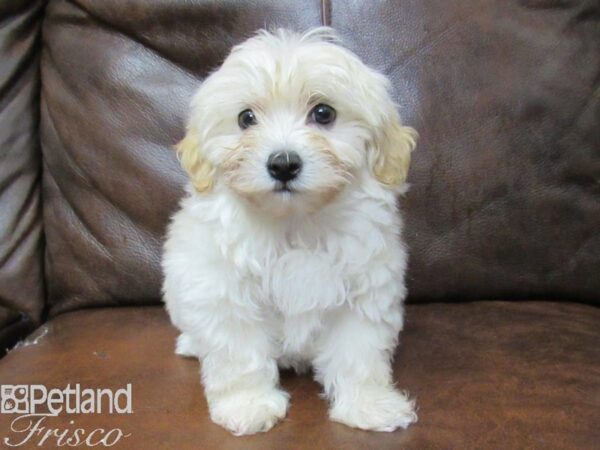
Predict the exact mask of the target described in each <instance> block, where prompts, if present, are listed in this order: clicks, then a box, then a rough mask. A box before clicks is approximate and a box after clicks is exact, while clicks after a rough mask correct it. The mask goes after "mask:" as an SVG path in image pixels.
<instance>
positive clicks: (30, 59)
mask: <svg viewBox="0 0 600 450" xmlns="http://www.w3.org/2000/svg"><path fill="white" fill-rule="evenodd" d="M42 7H43V2H42V1H26V0H14V1H8V2H0V356H1V355H2V354H3V353H4V350H5V349H6V347H9V346H11V345H12V343H13V342H14V340H15V339H16V338H17V337H18V336H19V334H20V333H19V332H17V330H19V331H23V330H24V329H29V330H31V326H32V325H33V324H36V323H39V321H40V319H41V314H42V310H43V306H44V281H43V268H42V263H43V242H42V240H43V236H42V235H43V232H42V211H41V202H40V191H41V189H40V179H41V152H40V147H39V138H38V127H39V81H40V77H39V53H40V33H39V31H40V26H41V19H42V12H43V8H42ZM25 323H29V324H30V325H29V326H26V327H25V328H22V326H23V324H25ZM18 324H20V325H18ZM9 328H10V329H9ZM11 330H12V331H11Z"/></svg>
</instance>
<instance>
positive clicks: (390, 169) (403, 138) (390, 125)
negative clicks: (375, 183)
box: [369, 117, 418, 187]
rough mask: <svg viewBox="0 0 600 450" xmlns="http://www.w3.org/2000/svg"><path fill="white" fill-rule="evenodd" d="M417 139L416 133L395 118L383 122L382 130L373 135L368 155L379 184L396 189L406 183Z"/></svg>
mask: <svg viewBox="0 0 600 450" xmlns="http://www.w3.org/2000/svg"><path fill="white" fill-rule="evenodd" d="M417 137H418V134H417V132H416V131H415V130H414V129H413V128H411V127H405V126H402V125H401V124H400V121H399V120H398V118H397V117H388V118H387V119H386V120H385V122H384V124H383V127H382V129H381V130H379V131H378V132H376V133H375V136H374V139H373V141H374V142H373V143H372V148H371V153H370V155H369V157H370V164H371V170H372V171H373V175H374V176H375V178H377V180H379V182H380V183H383V184H385V185H388V186H391V187H398V186H401V185H402V184H403V183H404V182H405V181H406V177H407V175H408V167H409V165H410V154H411V152H412V151H413V150H414V149H415V146H416V144H417Z"/></svg>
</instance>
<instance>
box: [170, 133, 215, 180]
mask: <svg viewBox="0 0 600 450" xmlns="http://www.w3.org/2000/svg"><path fill="white" fill-rule="evenodd" d="M175 150H176V152H177V156H178V157H179V162H180V163H181V167H183V169H184V170H185V171H186V172H187V173H188V175H189V176H190V179H191V180H192V184H193V186H194V188H195V189H196V191H198V192H205V191H208V190H210V188H212V186H213V182H214V169H213V167H212V165H211V164H210V162H208V161H207V160H206V158H205V156H204V155H203V154H202V149H201V148H200V140H199V139H198V134H197V132H196V131H195V130H193V129H191V128H188V130H187V133H186V135H185V137H184V138H183V139H182V140H181V142H179V144H177V145H176V146H175Z"/></svg>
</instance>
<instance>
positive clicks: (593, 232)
mask: <svg viewBox="0 0 600 450" xmlns="http://www.w3.org/2000/svg"><path fill="white" fill-rule="evenodd" d="M599 8H600V6H599V4H598V2H594V1H581V2H571V3H569V4H565V3H564V2H554V1H536V2H533V1H522V2H513V3H511V4H510V5H506V3H505V2H501V1H500V0H486V1H481V2H478V1H477V2H476V1H466V2H465V1H462V2H446V1H441V0H437V1H436V0H427V1H421V0H419V1H416V0H413V1H399V0H398V1H377V2H351V3H348V2H337V1H333V2H331V3H330V2H318V1H309V2H294V1H283V2H282V1H274V0H273V1H258V2H247V3H246V2H212V1H195V2H161V1H150V2H148V1H141V0H130V1H127V2H122V1H116V0H114V1H113V0H110V1H103V2H93V1H81V0H78V1H69V2H66V1H54V2H50V4H49V5H48V8H47V12H46V20H45V24H44V49H43V58H42V76H43V80H44V83H43V91H42V105H41V111H42V126H41V139H42V147H43V152H44V158H45V171H44V183H43V185H44V187H43V190H44V192H43V193H44V220H45V227H46V239H47V249H46V256H47V260H46V263H47V264H46V274H47V280H48V285H49V302H50V306H51V312H52V313H53V314H56V313H59V312H62V311H67V310H72V309H76V308H79V307H82V306H89V305H116V304H128V305H131V304H147V303H157V302H159V301H160V280H161V276H160V270H159V255H160V245H161V242H162V239H163V234H164V230H165V226H166V223H167V221H168V217H169V215H170V214H171V213H172V212H173V211H174V209H175V208H176V206H177V201H178V199H179V197H180V196H181V195H182V185H183V183H184V182H185V176H184V175H183V173H182V171H181V169H180V168H179V165H178V163H177V161H176V157H175V155H174V154H173V152H172V150H171V146H172V145H173V144H174V143H176V142H177V141H178V140H179V139H180V138H181V136H182V134H183V126H184V123H185V116H186V114H187V104H188V102H189V99H190V95H191V94H192V92H193V91H194V89H195V88H196V87H197V86H198V85H199V83H200V81H201V79H202V78H203V77H204V76H205V75H206V74H207V73H208V72H209V71H210V70H212V69H214V68H215V67H216V66H218V64H219V63H220V61H221V60H222V59H223V57H224V56H225V55H226V53H227V51H228V49H229V48H230V47H231V45H233V44H235V43H237V42H239V41H241V40H243V39H244V38H245V37H246V36H248V35H249V34H251V33H252V32H253V30H255V29H256V28H259V27H262V26H269V25H281V26H289V27H292V28H296V29H306V28H309V27H312V26H316V25H319V24H320V23H322V21H323V20H324V21H325V22H327V23H328V22H331V24H332V25H333V27H334V28H336V29H337V30H339V32H340V33H341V35H342V37H343V38H344V40H345V41H346V43H347V44H348V45H349V47H350V48H352V49H353V50H355V51H356V52H357V53H358V54H359V55H360V56H361V57H362V58H363V59H364V60H365V61H366V62H367V63H369V64H371V65H373V66H374V67H376V68H378V69H380V70H381V71H383V72H384V73H386V74H387V75H388V76H390V77H391V79H392V80H393V84H394V87H395V89H396V97H397V101H398V104H399V108H400V110H401V112H402V115H403V116H404V118H405V122H406V123H408V124H410V125H413V126H415V127H416V128H417V129H418V130H419V131H420V133H421V144H420V146H419V148H418V150H417V151H416V152H415V154H414V159H413V161H414V163H413V166H412V169H411V172H410V175H409V181H410V183H411V185H412V188H411V190H410V192H409V194H408V195H407V196H406V198H405V199H404V200H402V206H403V209H404V211H405V217H406V222H407V224H406V232H405V237H406V241H407V243H408V246H409V248H410V253H411V261H410V266H409V274H408V284H409V292H410V299H409V300H410V301H431V300H465V299H467V300H469V299H480V298H511V299H519V298H568V299H571V300H579V301H585V302H597V301H598V291H599V289H600V277H598V276H597V274H598V273H599V272H600V256H599V255H600V234H599V233H598V229H600V195H599V194H600V184H598V173H600V157H599V154H600V147H599V142H600V138H599V132H600V131H599V127H598V126H597V124H598V123H599V122H600V100H599V97H598V95H597V88H598V79H599V78H598V76H599V73H600V52H598V51H597V50H598V49H597V43H598V42H600V26H598V17H599V16H598V14H599V13H600V12H599Z"/></svg>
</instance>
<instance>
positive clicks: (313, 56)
mask: <svg viewBox="0 0 600 450" xmlns="http://www.w3.org/2000/svg"><path fill="white" fill-rule="evenodd" d="M336 42H337V41H336V38H335V35H334V34H333V32H332V31H331V29H329V28H318V29H315V30H313V31H310V32H308V33H306V34H304V35H298V34H295V33H292V32H288V31H284V30H279V31H277V32H275V33H269V32H266V31H261V32H259V33H258V34H257V35H256V36H255V37H253V38H251V39H249V40H247V41H246V42H244V43H242V44H241V45H238V46H236V47H234V48H233V50H232V51H231V53H230V55H229V56H228V57H227V59H226V60H225V62H224V63H223V65H222V66H221V67H220V68H219V69H218V70H217V71H216V72H214V73H212V74H211V75H210V76H209V77H208V78H207V79H206V80H205V81H204V83H203V84H202V86H201V87H200V89H199V90H198V92H197V93H196V95H195V96H194V98H193V101H192V113H191V118H190V121H189V124H188V128H187V134H186V136H185V138H184V139H183V140H182V141H181V142H180V143H179V144H178V146H177V152H178V155H179V157H180V160H181V163H182V166H183V168H184V169H185V170H186V171H187V172H188V173H189V175H190V177H191V179H192V183H193V185H194V187H195V189H196V190H197V191H199V192H205V191H209V190H211V189H214V185H215V184H216V183H223V185H224V186H227V188H229V189H231V190H232V191H233V192H235V193H236V194H238V195H240V196H241V197H243V198H245V199H247V200H249V201H250V202H251V203H252V204H254V205H256V206H257V207H260V208H262V209H264V210H265V211H268V212H270V213H272V214H275V215H278V216H282V215H287V214H293V213H310V212H313V211H315V210H317V209H318V208H319V207H321V206H323V205H325V204H327V203H328V202H330V201H332V200H333V199H334V198H335V197H336V195H337V194H338V193H339V192H340V191H342V190H344V189H345V188H346V187H347V186H348V185H351V184H352V183H353V182H356V181H357V180H360V179H364V178H361V177H365V176H366V177H374V178H375V179H376V180H378V182H379V183H381V184H382V185H384V186H387V187H389V188H392V189H393V188H398V187H400V186H401V185H402V184H403V183H404V180H405V179H406V174H407V171H408V166H409V162H410V153H411V151H412V149H413V148H414V146H415V139H416V133H415V131H414V130H413V129H412V128H408V127H404V126H402V125H401V123H400V119H399V116H398V112H397V111H396V107H395V105H394V102H393V101H392V100H391V98H390V94H389V87H390V86H389V84H390V83H389V82H388V80H387V79H386V78H385V77H384V76H383V75H381V74H379V73H377V72H375V71H374V70H372V69H370V68H368V67H367V66H366V65H364V64H363V63H362V62H361V61H360V60H359V59H358V58H357V57H356V55H354V54H353V53H352V52H350V51H349V50H347V49H345V48H343V47H340V46H339V45H337V43H336Z"/></svg>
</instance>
